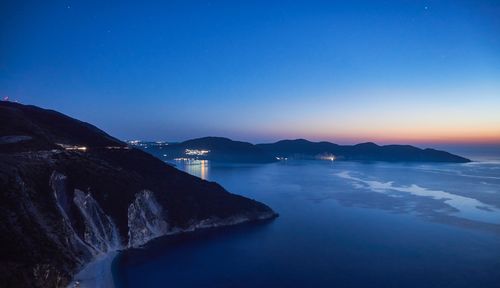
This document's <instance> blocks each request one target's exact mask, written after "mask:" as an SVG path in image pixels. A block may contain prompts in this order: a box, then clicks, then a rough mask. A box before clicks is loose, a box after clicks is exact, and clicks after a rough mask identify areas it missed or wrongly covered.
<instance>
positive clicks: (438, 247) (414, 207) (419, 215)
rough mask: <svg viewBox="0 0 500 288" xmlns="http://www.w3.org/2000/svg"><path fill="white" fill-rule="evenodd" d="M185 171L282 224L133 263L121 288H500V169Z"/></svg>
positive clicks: (296, 165)
mask: <svg viewBox="0 0 500 288" xmlns="http://www.w3.org/2000/svg"><path fill="white" fill-rule="evenodd" d="M177 164H178V167H179V169H183V170H185V171H187V172H189V173H191V174H194V175H197V176H199V177H202V178H205V179H207V180H210V181H217V182H219V183H220V184H222V185H223V186H224V187H225V188H226V189H227V190H229V191H231V192H233V193H237V194H241V195H244V196H247V197H250V198H254V199H256V200H259V201H262V202H264V203H266V204H268V205H269V206H271V207H272V208H273V209H275V210H276V211H277V212H278V213H280V217H279V218H277V219H275V220H274V221H269V222H265V223H257V224H256V223H254V224H246V225H241V226H237V227H227V228H222V229H216V230H205V231H199V232H195V233H191V234H185V235H179V236H176V237H163V238H160V239H156V240H154V241H152V242H151V243H150V244H148V245H147V246H146V247H144V248H142V249H135V250H129V251H126V252H124V253H122V254H121V255H120V256H119V257H118V258H117V259H116V260H115V263H114V277H115V282H116V284H117V286H118V287H141V288H147V287H179V288H181V287H419V288H420V287H485V288H486V287H499V283H500V162H482V163H472V164H438V165H433V164H387V163H350V162H326V161H325V162H321V161H311V162H307V161H300V162H280V163H275V164H264V165H230V164H227V165H222V164H211V163H208V162H195V163H177Z"/></svg>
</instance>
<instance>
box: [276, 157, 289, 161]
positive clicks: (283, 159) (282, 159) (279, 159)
mask: <svg viewBox="0 0 500 288" xmlns="http://www.w3.org/2000/svg"><path fill="white" fill-rule="evenodd" d="M276 160H278V161H286V160H288V158H287V157H276Z"/></svg>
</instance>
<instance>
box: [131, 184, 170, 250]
mask: <svg viewBox="0 0 500 288" xmlns="http://www.w3.org/2000/svg"><path fill="white" fill-rule="evenodd" d="M165 216H166V213H164V211H163V209H162V207H161V206H160V204H159V203H158V202H157V201H156V199H155V197H154V194H153V192H151V191H148V190H144V191H141V192H139V193H137V194H136V195H135V200H134V202H132V203H131V204H130V206H129V207H128V229H129V230H128V246H129V247H137V246H141V245H143V244H145V243H146V242H148V241H149V240H151V239H153V238H156V237H159V236H162V235H165V234H167V232H168V224H167V222H166V221H165Z"/></svg>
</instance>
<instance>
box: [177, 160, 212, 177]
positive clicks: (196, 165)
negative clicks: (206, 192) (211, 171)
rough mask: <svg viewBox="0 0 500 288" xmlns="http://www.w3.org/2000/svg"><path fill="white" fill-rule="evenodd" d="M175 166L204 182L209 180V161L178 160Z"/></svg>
mask: <svg viewBox="0 0 500 288" xmlns="http://www.w3.org/2000/svg"><path fill="white" fill-rule="evenodd" d="M175 164H176V166H177V167H178V168H179V169H181V170H184V171H185V172H187V173H189V174H191V175H194V176H196V177H200V178H201V179H203V180H207V179H208V166H209V164H208V160H176V161H175Z"/></svg>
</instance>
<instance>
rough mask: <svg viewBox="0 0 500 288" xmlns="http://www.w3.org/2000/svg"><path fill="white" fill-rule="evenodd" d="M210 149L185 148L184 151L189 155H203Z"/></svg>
mask: <svg viewBox="0 0 500 288" xmlns="http://www.w3.org/2000/svg"><path fill="white" fill-rule="evenodd" d="M209 152H210V150H198V149H186V151H184V153H185V154H186V155H191V156H204V155H207V154H208V153H209Z"/></svg>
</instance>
